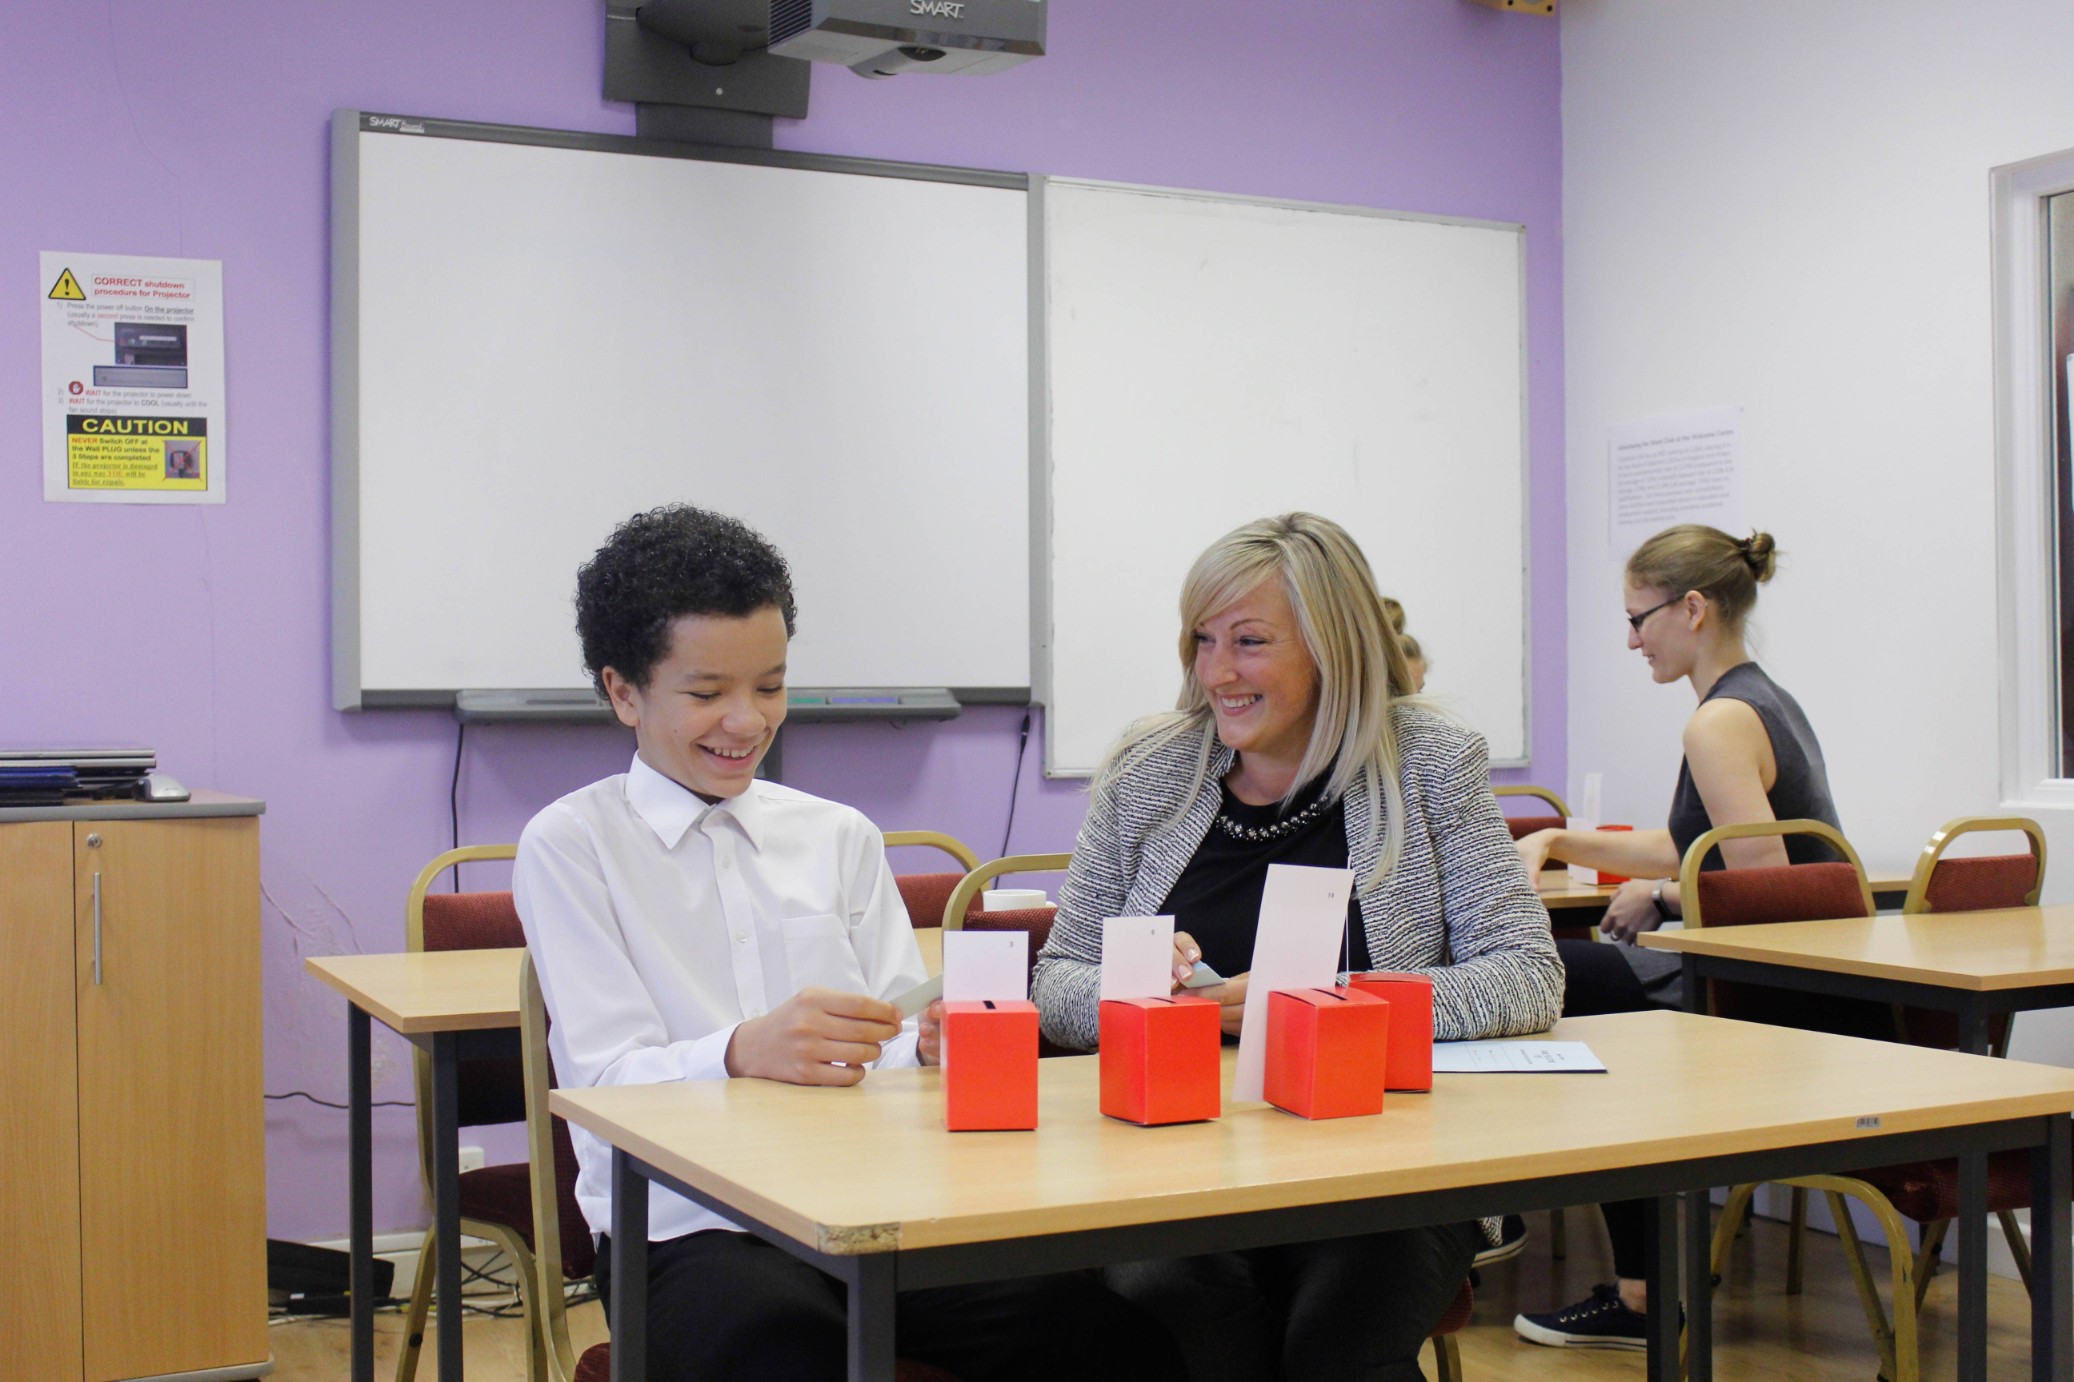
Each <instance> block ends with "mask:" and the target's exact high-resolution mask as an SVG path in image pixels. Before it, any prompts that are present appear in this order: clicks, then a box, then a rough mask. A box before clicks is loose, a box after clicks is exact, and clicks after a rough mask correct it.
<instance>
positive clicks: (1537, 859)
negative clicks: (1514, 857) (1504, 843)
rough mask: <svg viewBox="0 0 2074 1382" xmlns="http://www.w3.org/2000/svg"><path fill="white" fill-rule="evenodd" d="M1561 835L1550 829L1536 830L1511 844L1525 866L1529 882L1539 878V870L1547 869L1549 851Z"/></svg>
mask: <svg viewBox="0 0 2074 1382" xmlns="http://www.w3.org/2000/svg"><path fill="white" fill-rule="evenodd" d="M1562 833H1563V832H1562V831H1560V830H1557V829H1555V828H1553V827H1551V828H1549V829H1547V830H1536V831H1535V832H1533V833H1532V834H1531V835H1522V836H1520V837H1519V838H1518V839H1517V840H1514V841H1513V842H1512V847H1513V848H1514V849H1516V850H1518V851H1519V857H1520V862H1521V863H1523V864H1525V865H1526V866H1527V880H1528V881H1529V882H1532V881H1533V880H1535V879H1537V878H1539V877H1540V876H1541V870H1543V869H1545V868H1547V867H1548V855H1549V851H1550V850H1552V849H1554V848H1555V843H1556V841H1557V840H1558V839H1559V838H1561V836H1562Z"/></svg>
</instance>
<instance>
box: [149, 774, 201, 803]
mask: <svg viewBox="0 0 2074 1382" xmlns="http://www.w3.org/2000/svg"><path fill="white" fill-rule="evenodd" d="M138 796H139V799H140V800H143V801H186V800H187V799H188V796H189V793H188V790H187V789H186V788H185V787H183V786H181V785H180V779H179V778H177V777H174V776H173V775H172V774H171V773H147V774H145V776H144V788H143V791H141V792H140V793H139V794H138Z"/></svg>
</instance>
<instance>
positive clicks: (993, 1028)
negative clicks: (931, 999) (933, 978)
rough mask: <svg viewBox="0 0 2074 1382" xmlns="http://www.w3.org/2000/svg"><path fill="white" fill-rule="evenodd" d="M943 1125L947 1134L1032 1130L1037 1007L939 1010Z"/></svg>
mask: <svg viewBox="0 0 2074 1382" xmlns="http://www.w3.org/2000/svg"><path fill="white" fill-rule="evenodd" d="M943 1125H944V1126H945V1127H946V1128H949V1129H950V1130H951V1131H952V1132H1006V1131H1019V1130H1022V1129H1026V1128H1034V1127H1036V1126H1037V1005H1036V1004H1035V1003H1030V1002H1026V1001H1021V1000H1018V1001H1014V1002H1005V1001H1000V1002H986V1003H946V1004H944V1005H943Z"/></svg>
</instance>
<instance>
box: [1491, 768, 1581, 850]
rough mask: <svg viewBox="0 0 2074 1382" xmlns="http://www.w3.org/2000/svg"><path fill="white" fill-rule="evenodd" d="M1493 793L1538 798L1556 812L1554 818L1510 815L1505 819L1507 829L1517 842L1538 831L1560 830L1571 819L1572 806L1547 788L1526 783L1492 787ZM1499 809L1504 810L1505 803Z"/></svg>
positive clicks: (1501, 803)
mask: <svg viewBox="0 0 2074 1382" xmlns="http://www.w3.org/2000/svg"><path fill="white" fill-rule="evenodd" d="M1491 793H1492V795H1494V796H1500V797H1538V798H1539V799H1540V800H1542V801H1545V802H1547V803H1548V805H1549V809H1550V810H1552V811H1554V812H1555V814H1554V815H1552V816H1550V815H1534V816H1511V815H1508V816H1507V817H1506V818H1505V828H1506V829H1507V830H1509V831H1511V832H1512V838H1513V839H1515V840H1519V839H1524V838H1526V837H1527V836H1529V835H1531V834H1533V833H1534V832H1535V831H1537V830H1560V829H1562V828H1563V824H1564V822H1566V821H1568V820H1569V819H1570V804H1569V803H1568V802H1566V801H1564V800H1563V799H1562V798H1561V797H1560V796H1557V795H1556V794H1555V793H1554V792H1552V791H1550V790H1549V789H1548V788H1546V787H1535V786H1532V785H1530V784H1528V783H1524V782H1522V783H1507V784H1505V785H1504V786H1502V787H1500V786H1494V787H1492V788H1491ZM1499 807H1500V808H1501V809H1502V808H1503V807H1504V803H1503V802H1500V803H1499Z"/></svg>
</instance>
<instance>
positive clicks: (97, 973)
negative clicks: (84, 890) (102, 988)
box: [94, 873, 101, 984]
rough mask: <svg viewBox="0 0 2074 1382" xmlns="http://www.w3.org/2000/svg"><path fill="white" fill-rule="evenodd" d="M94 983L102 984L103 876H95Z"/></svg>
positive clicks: (97, 874)
mask: <svg viewBox="0 0 2074 1382" xmlns="http://www.w3.org/2000/svg"><path fill="white" fill-rule="evenodd" d="M94 982H95V983H97V984H98V983H100V982H101V875H100V874H99V873H96V874H95V875H94Z"/></svg>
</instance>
